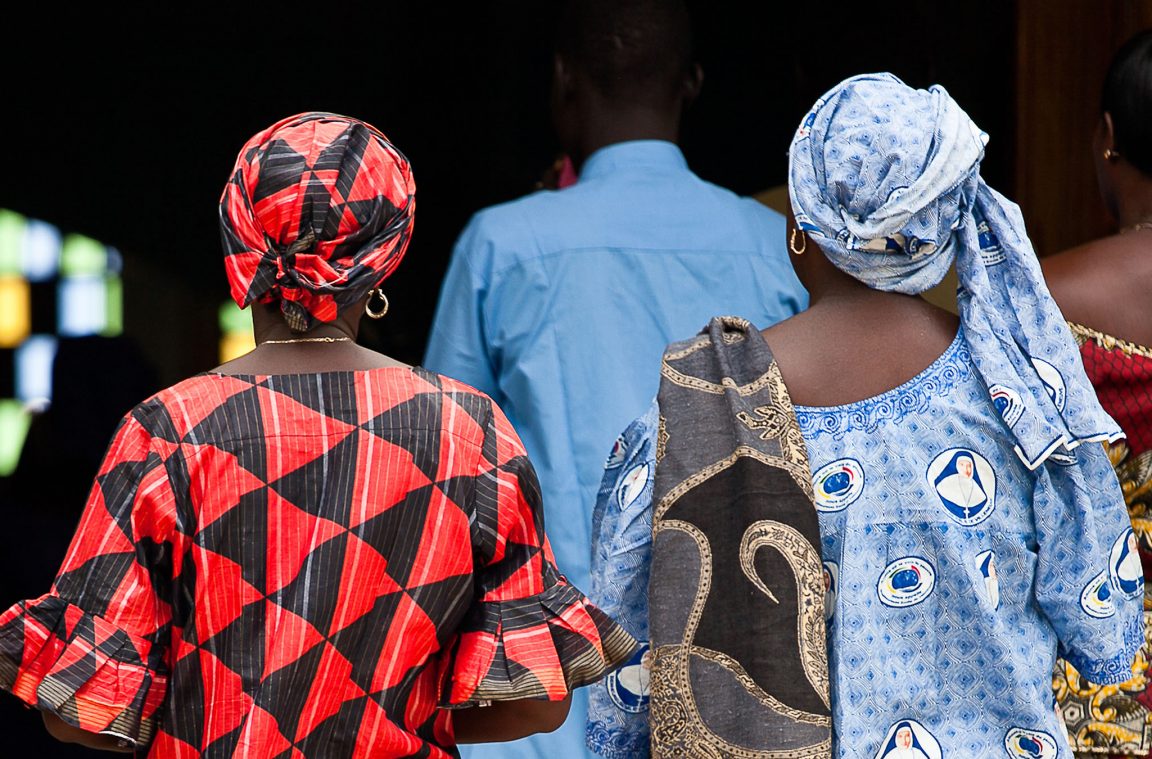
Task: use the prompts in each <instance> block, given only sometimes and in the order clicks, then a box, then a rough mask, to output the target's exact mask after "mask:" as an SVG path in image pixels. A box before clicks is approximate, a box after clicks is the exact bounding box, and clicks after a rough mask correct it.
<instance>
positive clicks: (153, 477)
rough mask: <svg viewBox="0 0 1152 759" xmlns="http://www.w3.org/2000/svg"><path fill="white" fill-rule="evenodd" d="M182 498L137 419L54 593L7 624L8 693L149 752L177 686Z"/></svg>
mask: <svg viewBox="0 0 1152 759" xmlns="http://www.w3.org/2000/svg"><path fill="white" fill-rule="evenodd" d="M174 513H175V499H174V498H173V496H172V488H171V485H170V483H169V480H168V476H167V471H166V468H165V465H164V460H163V458H162V457H161V455H160V454H159V453H158V452H157V451H156V450H155V449H154V448H153V445H152V439H151V437H150V435H149V434H148V432H147V431H145V429H144V428H143V427H142V426H141V424H140V422H139V421H137V419H136V418H134V417H133V416H132V415H129V416H127V417H126V418H125V419H124V420H123V421H122V422H121V424H120V426H119V427H118V428H117V431H116V433H115V435H114V437H113V440H112V443H111V445H110V447H109V449H108V452H107V453H106V455H105V459H104V462H103V464H102V465H101V468H100V471H99V474H98V475H97V477H96V481H95V483H94V484H93V487H92V491H91V494H90V495H89V497H88V501H87V504H86V506H85V510H84V514H83V517H82V518H81V521H80V525H79V527H78V528H77V531H76V534H75V536H74V537H73V539H72V543H71V546H70V547H69V549H68V553H67V556H66V557H65V560H64V563H63V565H62V567H61V569H60V572H59V574H58V575H57V578H56V581H55V582H54V583H53V586H52V588H51V590H50V591H49V592H48V593H47V594H45V595H43V596H40V597H39V598H37V599H34V600H29V601H21V602H20V603H17V604H16V605H15V606H13V607H12V608H10V609H8V610H7V611H6V612H4V613H3V615H0V687H2V688H4V689H5V690H8V691H10V692H12V693H13V694H14V695H15V696H17V697H18V698H20V699H21V700H22V701H24V702H25V703H26V704H28V705H29V706H33V707H36V708H39V709H42V710H45V711H49V712H52V713H54V714H56V715H57V716H59V717H60V718H61V719H63V720H64V721H65V722H67V723H68V724H71V725H73V726H75V727H78V728H81V729H83V730H87V731H89V732H93V733H103V734H107V735H113V736H116V737H119V738H121V739H122V740H123V741H124V745H126V746H129V745H131V746H142V745H145V744H147V743H148V742H149V741H150V740H151V738H152V736H153V734H154V732H155V727H156V719H157V711H158V709H159V707H160V705H161V703H162V702H163V700H164V695H165V691H166V688H167V680H168V671H169V667H168V642H169V638H170V635H171V627H172V612H171V607H170V606H169V603H168V602H167V601H165V600H163V599H164V598H170V595H169V591H168V589H169V588H171V587H172V574H171V570H172V564H173V550H174V549H173V539H172V537H171V536H172V535H173V534H174V533H175V530H174V529H173V524H174Z"/></svg>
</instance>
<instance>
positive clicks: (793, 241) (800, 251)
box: [788, 227, 808, 256]
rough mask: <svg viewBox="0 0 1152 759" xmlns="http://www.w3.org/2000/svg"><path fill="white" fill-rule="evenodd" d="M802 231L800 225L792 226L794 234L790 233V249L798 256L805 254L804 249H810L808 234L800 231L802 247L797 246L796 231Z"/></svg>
mask: <svg viewBox="0 0 1152 759" xmlns="http://www.w3.org/2000/svg"><path fill="white" fill-rule="evenodd" d="M797 232H800V228H799V227H792V234H790V235H788V249H789V250H791V251H792V252H793V253H795V254H796V255H798V256H802V255H804V251H806V250H808V235H806V234H804V233H803V232H800V247H799V248H797V247H796V233H797Z"/></svg>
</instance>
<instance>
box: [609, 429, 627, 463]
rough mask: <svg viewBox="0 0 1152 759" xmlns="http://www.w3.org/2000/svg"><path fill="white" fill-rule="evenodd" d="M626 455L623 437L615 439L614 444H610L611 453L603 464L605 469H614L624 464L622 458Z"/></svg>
mask: <svg viewBox="0 0 1152 759" xmlns="http://www.w3.org/2000/svg"><path fill="white" fill-rule="evenodd" d="M627 455H628V443H627V442H625V440H624V436H623V435H621V436H620V437H618V438H616V442H615V443H613V444H612V451H611V452H610V453H609V454H608V460H607V461H606V462H604V468H605V469H615V468H616V467H618V466H620V465H621V464H623V463H624V458H625V457H626V456H627Z"/></svg>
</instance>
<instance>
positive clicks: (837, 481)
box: [812, 459, 864, 511]
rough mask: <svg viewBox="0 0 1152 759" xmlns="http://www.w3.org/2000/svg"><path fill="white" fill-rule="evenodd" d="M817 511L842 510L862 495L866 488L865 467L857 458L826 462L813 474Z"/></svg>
mask: <svg viewBox="0 0 1152 759" xmlns="http://www.w3.org/2000/svg"><path fill="white" fill-rule="evenodd" d="M812 489H813V492H814V493H815V495H816V510H817V511H840V510H841V509H845V508H847V507H848V505H849V504H851V503H852V502H853V501H855V500H856V499H857V498H859V497H860V493H861V492H863V490H864V469H863V468H862V467H861V466H860V462H859V461H857V460H856V459H839V460H837V461H833V462H832V463H830V464H825V465H824V466H822V467H820V468H819V469H817V470H816V474H814V475H812Z"/></svg>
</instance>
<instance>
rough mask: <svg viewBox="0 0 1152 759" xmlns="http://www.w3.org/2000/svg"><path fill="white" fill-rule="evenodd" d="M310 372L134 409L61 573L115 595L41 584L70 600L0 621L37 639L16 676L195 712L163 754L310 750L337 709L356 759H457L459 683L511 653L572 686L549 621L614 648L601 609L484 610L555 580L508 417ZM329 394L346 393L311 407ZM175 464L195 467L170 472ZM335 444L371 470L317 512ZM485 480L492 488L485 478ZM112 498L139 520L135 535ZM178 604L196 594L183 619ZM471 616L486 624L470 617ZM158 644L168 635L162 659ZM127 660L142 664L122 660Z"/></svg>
mask: <svg viewBox="0 0 1152 759" xmlns="http://www.w3.org/2000/svg"><path fill="white" fill-rule="evenodd" d="M315 377H316V381H315V383H313V382H312V381H311V380H309V381H307V382H305V381H297V380H294V379H292V380H289V379H283V378H261V377H255V378H253V377H249V378H237V377H225V376H221V375H214V374H205V375H200V376H198V377H195V378H192V379H190V380H187V381H185V382H183V383H180V384H179V385H177V386H175V387H173V388H170V389H169V390H167V391H164V392H162V393H160V394H159V395H157V396H155V397H154V398H152V399H150V400H149V401H147V402H146V403H144V404H141V406H138V407H137V409H135V410H134V411H133V414H132V416H131V418H130V419H129V421H128V422H126V423H125V424H124V425H123V426H122V427H121V428H120V430H119V431H118V434H117V437H116V440H115V441H114V442H113V445H112V446H111V447H110V448H109V454H108V457H107V459H106V460H105V462H104V464H103V465H102V467H101V472H102V473H103V476H104V477H103V480H102V482H103V483H105V484H106V487H104V488H102V487H100V486H99V485H98V486H97V487H96V488H94V490H93V494H92V496H91V498H90V499H89V503H88V506H87V510H86V514H85V516H84V519H83V521H82V526H81V528H80V532H79V533H78V535H77V537H76V539H75V542H74V545H73V548H72V549H71V550H70V553H69V556H68V559H67V561H66V564H65V567H64V569H63V570H62V578H72V577H83V578H84V582H85V584H87V585H88V586H89V587H100V588H103V589H104V590H103V591H102V593H103V594H104V598H105V599H107V600H108V605H107V608H106V609H104V610H101V611H100V612H99V613H98V614H97V613H89V612H86V611H82V610H81V608H80V607H79V606H77V605H72V604H71V603H65V601H67V600H68V599H61V598H58V597H57V596H46V597H45V598H46V599H49V600H51V601H53V602H55V603H60V604H62V606H61V608H62V609H63V614H62V616H58V617H56V618H55V619H58V620H59V621H58V622H45V621H44V620H43V619H41V618H40V617H37V616H36V615H35V614H34V613H32V612H30V611H29V610H28V609H27V608H26V607H19V608H17V609H15V610H12V611H9V612H8V613H5V614H3V615H0V639H18V640H22V641H24V645H25V646H26V648H27V649H28V651H30V652H32V653H30V655H29V656H28V657H27V658H26V659H21V660H20V661H19V662H16V663H17V664H18V666H19V667H20V670H19V672H18V674H17V678H16V683H15V684H14V686H13V689H14V690H17V691H19V693H20V694H21V695H22V697H23V696H27V697H28V698H31V699H33V700H34V699H35V697H36V691H37V687H38V685H39V683H40V682H41V681H42V680H43V679H44V677H46V676H48V675H49V674H50V673H53V676H54V677H58V678H65V679H66V682H68V687H69V688H71V689H72V691H73V693H75V694H77V696H78V697H83V698H86V699H87V701H85V702H84V704H83V705H82V707H83V709H84V714H85V716H84V720H85V724H94V723H95V722H98V721H101V720H103V721H104V722H105V724H107V723H109V722H110V721H111V720H113V719H119V720H121V721H122V722H132V718H133V717H134V716H135V717H136V718H143V719H148V718H149V717H150V716H151V714H152V710H154V709H159V710H160V711H161V712H162V711H163V710H164V709H167V708H179V709H180V710H181V711H180V718H179V719H167V720H165V719H164V718H163V717H161V719H160V720H159V721H158V722H157V735H156V737H155V739H154V743H153V745H152V748H151V753H152V754H153V755H161V756H172V757H198V756H200V755H201V754H202V753H203V752H205V751H206V750H209V749H208V747H209V746H212V744H213V743H216V745H215V746H212V748H211V751H212V752H221V753H226V752H228V751H232V752H233V754H234V755H235V756H241V755H245V756H268V757H279V756H281V755H282V756H293V757H300V758H301V759H303V757H304V754H305V753H306V752H307V753H310V754H311V753H315V751H316V750H317V749H316V748H315V745H316V742H317V740H316V739H317V736H318V735H319V733H316V731H317V729H318V728H320V727H321V726H322V725H323V730H324V733H323V734H324V735H328V731H330V730H337V731H338V733H339V734H335V735H333V736H332V745H333V746H343V747H347V748H346V749H345V751H344V752H342V753H341V752H338V753H341V759H343V757H344V756H348V755H355V756H396V755H409V754H414V755H423V756H430V757H436V758H437V759H439V758H440V757H444V758H447V757H448V756H450V754H449V752H448V750H447V749H446V747H448V746H450V744H451V741H452V732H451V718H450V716H449V715H448V713H446V712H441V711H439V710H438V703H439V701H440V699H441V691H442V690H443V684H444V683H446V682H449V681H451V683H452V686H451V689H450V691H449V694H450V695H449V697H450V698H451V699H452V701H453V702H454V703H459V702H466V701H468V700H470V699H472V698H473V696H474V694H476V693H477V692H478V691H479V690H480V689H481V688H482V687H483V685H484V683H485V681H487V680H489V679H499V678H501V677H507V672H503V673H501V672H494V671H490V669H491V667H492V662H493V660H494V659H496V658H498V657H499V655H500V652H501V651H503V652H504V656H506V657H507V658H508V661H509V662H515V663H516V664H519V665H521V666H523V667H527V668H528V669H529V670H530V672H531V675H532V676H533V677H527V678H522V679H523V680H524V681H533V682H539V683H541V684H543V687H544V689H545V690H544V691H542V692H533V693H531V694H529V695H532V696H541V695H546V696H551V697H558V696H562V695H563V693H564V692H565V687H566V686H565V685H564V679H563V670H562V667H561V665H560V662H559V658H558V653H557V650H556V648H555V644H554V643H553V642H552V638H551V634H550V630H549V624H558V625H560V626H562V627H564V628H566V629H567V630H568V631H569V632H570V633H572V634H573V635H575V636H580V637H583V638H585V639H587V640H590V641H592V640H593V639H595V641H598V640H599V638H598V637H597V635H598V631H597V630H595V629H587V628H588V624H587V620H585V619H584V618H583V617H581V616H580V615H579V614H575V613H573V614H571V615H569V614H567V613H562V612H563V609H559V608H558V609H551V608H550V609H547V610H546V613H545V611H541V612H540V614H539V615H538V616H537V615H535V614H528V615H524V614H520V613H518V614H516V615H514V617H515V625H516V627H515V629H509V628H507V627H505V626H502V625H506V624H513V622H501V621H500V619H501V617H500V614H499V613H498V611H499V610H498V609H495V610H494V609H485V610H483V611H484V612H485V613H483V614H479V613H475V612H478V611H481V610H479V609H472V608H470V607H471V606H472V605H473V604H474V603H475V600H474V596H473V594H471V593H469V592H467V590H468V589H469V588H472V587H475V588H476V589H477V591H478V592H480V593H482V594H485V600H486V601H491V602H495V603H499V602H501V601H503V600H513V601H516V602H517V604H518V607H517V608H518V609H528V608H529V607H530V606H531V604H532V603H533V602H534V601H533V596H535V595H536V594H539V593H540V592H541V591H542V590H543V587H542V583H543V576H544V574H545V567H544V565H543V556H545V555H546V554H547V549H546V547H545V546H542V545H539V541H540V540H541V538H542V534H541V531H540V529H539V527H538V522H537V521H536V520H537V517H536V515H537V514H538V513H539V504H538V503H536V502H535V500H534V499H535V494H534V493H531V492H529V493H525V492H522V491H521V488H520V484H521V482H527V481H530V480H531V479H532V477H533V476H534V475H533V474H532V471H531V469H530V467H529V465H528V464H527V459H526V456H525V454H524V450H523V446H522V445H521V444H520V441H519V439H518V438H517V437H516V434H515V432H514V431H513V430H512V428H511V426H510V425H509V423H508V421H507V419H506V418H505V417H504V415H503V414H501V413H500V412H499V410H498V409H497V408H496V407H495V406H493V405H492V404H491V402H490V401H489V400H488V399H487V398H486V397H485V396H483V395H480V394H478V393H476V392H475V391H473V390H471V389H470V388H468V387H466V386H464V385H462V384H461V383H456V382H453V381H451V380H447V379H444V378H441V377H438V376H436V375H432V374H429V373H427V372H424V371H423V370H419V369H416V370H410V369H377V370H370V371H365V372H349V373H342V372H341V373H337V372H332V373H324V374H318V375H315ZM340 383H343V384H340ZM269 385H271V386H274V387H276V388H277V389H275V390H273V389H271V387H269ZM336 399H342V400H343V402H344V403H346V404H347V407H344V408H339V409H334V410H333V411H332V412H330V413H331V415H330V416H329V415H325V414H321V413H319V412H317V411H315V410H314V409H315V408H322V407H326V406H327V407H330V405H331V404H332V403H333V402H334V401H336ZM321 401H323V403H321ZM393 409H395V413H391V414H389V413H388V412H389V411H390V410H393ZM345 419H355V420H357V424H355V425H353V424H349V423H347V422H345V421H342V420H345ZM248 420H251V421H250V422H249V421H248ZM389 425H393V426H394V428H392V429H389V428H388V426H389ZM193 431H194V432H195V434H194V435H193V434H191V433H193ZM317 431H321V432H317ZM212 436H217V437H218V438H219V439H209V438H211V437H212ZM174 437H175V439H173V438H174ZM193 437H195V438H196V439H195V440H193V439H192V438H193ZM425 438H431V439H430V440H429V443H430V444H431V448H428V447H427V446H428V444H429V443H426V442H424V441H425ZM416 446H421V447H420V448H417V447H416ZM414 452H415V454H417V455H418V456H419V457H420V458H419V460H420V462H421V465H420V466H417V465H416V463H415V461H414V458H413V456H414ZM493 452H494V453H495V460H489V456H491V455H492V454H493ZM157 454H159V455H157ZM176 456H179V457H180V459H178V460H177V461H179V466H172V467H169V466H166V464H167V463H175V462H173V461H171V460H172V459H173V457H176ZM323 456H327V457H329V459H330V460H329V462H326V463H329V464H330V466H327V471H328V472H333V473H337V472H338V473H341V474H340V475H339V476H342V477H343V476H350V477H353V478H354V479H353V481H352V482H343V481H341V482H339V483H335V482H330V483H328V485H329V487H327V488H326V489H325V492H326V495H325V502H324V503H323V504H320V503H316V502H313V501H312V500H310V499H315V498H316V497H317V493H319V492H320V488H319V487H318V483H317V482H316V481H315V479H314V477H313V474H314V473H315V476H320V472H321V468H320V467H310V466H309V464H311V463H313V462H316V461H318V459H320V457H323ZM240 459H243V460H244V461H245V462H248V465H249V466H252V467H253V468H254V469H257V470H259V469H260V468H262V467H263V465H264V462H266V468H267V471H266V472H264V473H263V474H264V476H263V477H262V476H260V475H258V474H256V473H254V472H253V471H250V470H248V469H245V467H243V466H241V465H240V463H239V461H240ZM304 467H307V468H305V469H303V470H302V468H304ZM421 467H423V469H422V468H421ZM170 473H174V474H178V475H179V476H178V477H173V478H171V479H170ZM185 474H186V475H187V481H186V482H183V483H180V478H182V477H183V476H184V475H185ZM287 475H293V476H287ZM133 478H135V481H132V480H133ZM479 478H483V480H484V484H485V487H484V488H483V489H478V488H475V487H474V486H472V485H470V480H471V481H473V482H474V481H476V480H478V479H479ZM492 479H495V480H496V481H497V483H496V487H495V489H493V488H492V487H491V480H492ZM174 483H180V486H181V487H184V488H185V492H174V491H173V487H174ZM273 483H274V484H273ZM526 490H531V488H526ZM493 493H494V494H495V502H493V503H488V502H487V501H491V500H492V499H493ZM449 494H451V495H449ZM453 497H456V498H459V499H461V501H463V502H459V503H458V502H454V501H453ZM106 498H122V499H124V500H125V502H124V503H105V499H106ZM189 507H191V508H189ZM320 509H325V511H324V512H323V514H322V515H318V514H316V513H311V512H316V511H319V510H320ZM112 514H122V515H127V514H131V522H130V523H127V522H126V523H125V525H124V527H122V526H121V525H120V524H118V523H117V522H116V520H115V519H114V518H113V516H112ZM381 517H383V518H382V519H381ZM122 519H123V517H122ZM398 532H399V533H400V534H397V533H398ZM126 533H128V534H126ZM494 533H495V534H496V538H495V540H493V539H492V538H491V536H492V535H493V534H494ZM134 541H135V542H134ZM513 544H514V545H516V546H517V548H516V550H514V551H506V550H505V549H506V547H507V546H509V545H513ZM541 548H544V551H543V552H542V551H541V550H540V549H541ZM513 557H514V558H513ZM125 559H128V560H125ZM510 562H515V564H513V565H511V566H510V565H509V564H510ZM477 565H479V566H477ZM305 566H307V567H308V574H307V575H302V573H301V571H302V568H303V567H305ZM548 571H549V572H551V573H552V574H554V570H553V569H552V568H551V567H549V568H548ZM165 572H168V573H170V574H171V576H170V577H166V576H165V575H164V574H163V573H165ZM304 578H307V581H305V579H304ZM398 578H400V579H398ZM73 582H74V580H73ZM165 583H167V584H168V586H167V587H164V585H165ZM64 587H66V586H65V585H61V586H58V589H57V594H59V593H60V592H62V591H61V588H64ZM157 590H160V591H161V592H160V593H157ZM286 591H287V592H286ZM161 596H162V597H164V598H171V599H177V600H178V601H179V602H178V603H177V600H174V601H173V603H174V609H175V610H176V611H175V612H173V610H170V609H169V608H168V606H167V604H166V603H164V602H163V601H161V600H160V598H161ZM416 598H419V599H420V603H417V601H416V600H415V599H416ZM36 603H39V601H37V602H32V604H33V605H34V604H36ZM77 603H82V601H81V600H77ZM281 604H283V605H281ZM422 604H423V606H422ZM541 608H542V609H543V607H541ZM492 611H496V612H497V613H495V614H492V613H490V612H492ZM174 613H175V614H176V615H177V616H178V618H172V615H173V614H174ZM464 618H474V619H480V620H483V621H482V622H480V623H478V627H479V629H460V628H458V627H455V625H458V624H459V623H458V622H457V621H456V620H460V619H464ZM524 620H527V621H524ZM168 624H171V627H170V628H169V627H166V625H168ZM447 625H453V627H451V628H446V626H447ZM486 626H493V627H494V629H486ZM592 627H593V628H594V627H595V625H594V624H593V625H592ZM78 632H79V633H80V634H77V633H78ZM442 640H452V641H454V642H455V645H454V648H453V650H451V651H444V650H442V649H441V647H440V641H442ZM123 641H129V642H130V645H122V643H123ZM151 641H160V643H157V645H167V646H168V649H169V650H167V651H166V652H163V651H157V652H156V653H155V655H152V656H151V657H150V654H152V652H151V651H150V646H151V645H152V643H151ZM508 641H512V642H513V644H514V645H513V646H511V648H509V647H508V646H507V645H506V643H507V642H508ZM100 643H106V644H107V645H106V646H105V649H106V651H112V650H113V647H114V646H115V647H116V650H118V651H119V652H120V653H119V654H117V656H119V657H120V658H111V659H110V658H109V656H108V653H106V652H104V651H99V650H98V648H97V647H98V645H99V644H100ZM249 646H250V647H249ZM566 646H567V644H566ZM232 647H241V650H236V649H235V648H232ZM129 649H134V650H133V651H131V652H130V651H129ZM0 653H2V652H0ZM129 654H130V655H131V656H132V657H136V661H135V662H129V661H126V660H124V659H126V658H128V657H129ZM161 654H164V655H163V659H164V661H165V662H166V664H167V668H166V669H167V672H170V673H172V674H171V677H174V678H176V677H183V678H198V680H199V682H193V683H189V682H187V681H184V682H180V683H174V685H173V690H174V692H175V691H178V692H179V693H180V694H181V695H182V697H183V698H182V701H181V703H180V704H179V705H178V707H174V706H173V705H172V702H171V701H170V700H169V701H164V693H165V677H166V676H168V675H167V673H161V672H149V670H148V669H147V666H148V665H147V662H148V660H149V658H153V659H159V658H160V655H161ZM192 656H195V657H196V659H189V657H192ZM353 662H355V664H356V666H353ZM105 665H107V666H105ZM94 666H95V669H96V670H97V671H98V674H97V676H95V677H93V676H92V675H91V672H93V670H94ZM230 666H231V667H235V668H236V670H243V671H244V673H245V674H244V676H243V677H242V676H241V674H240V672H238V671H236V670H234V669H232V668H230ZM497 669H502V668H499V667H498V668H497ZM252 670H254V671H252ZM67 678H73V679H74V681H71V680H67ZM365 680H367V682H365ZM358 681H359V682H361V683H364V684H365V686H366V687H368V688H369V692H367V693H366V692H365V691H364V690H363V689H362V688H361V687H359V685H358V684H357V682H358ZM149 683H151V685H149ZM265 684H268V687H267V688H263V687H262V686H264V685H265ZM193 694H202V699H203V703H195V699H194V698H192V695H193ZM97 697H99V698H102V699H103V701H102V702H100V706H99V708H98V709H97V708H96V707H94V706H92V704H94V703H96V700H97ZM257 701H258V702H259V703H257ZM141 703H143V704H144V707H143V712H142V713H140V714H135V711H136V710H139V709H140V704H141ZM334 715H339V718H337V719H332V718H333V717H334ZM189 726H191V727H189ZM100 727H103V725H101V726H100ZM188 731H191V733H193V735H187V734H184V733H186V732H188ZM340 731H348V732H353V731H355V732H353V734H351V735H350V734H348V732H340ZM194 744H198V745H194ZM231 746H234V747H235V748H234V749H233V748H226V747H231ZM352 746H355V749H354V750H353V749H351V747H352ZM325 756H328V755H327V754H325ZM332 756H336V754H332Z"/></svg>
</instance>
